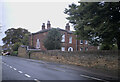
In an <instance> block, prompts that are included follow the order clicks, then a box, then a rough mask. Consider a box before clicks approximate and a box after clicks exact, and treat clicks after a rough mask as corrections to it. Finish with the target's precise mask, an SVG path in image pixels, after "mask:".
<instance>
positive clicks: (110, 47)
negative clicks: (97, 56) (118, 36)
mask: <svg viewBox="0 0 120 82" xmlns="http://www.w3.org/2000/svg"><path fill="white" fill-rule="evenodd" d="M100 49H101V50H117V45H115V44H114V45H110V44H107V43H106V44H102V45H101V46H100Z"/></svg>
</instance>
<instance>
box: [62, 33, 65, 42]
mask: <svg viewBox="0 0 120 82" xmlns="http://www.w3.org/2000/svg"><path fill="white" fill-rule="evenodd" d="M61 42H65V34H63V35H62V40H61Z"/></svg>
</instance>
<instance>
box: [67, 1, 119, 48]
mask: <svg viewBox="0 0 120 82" xmlns="http://www.w3.org/2000/svg"><path fill="white" fill-rule="evenodd" d="M65 14H67V15H69V17H67V19H68V20H69V22H70V23H72V24H73V25H74V27H75V30H76V35H79V39H86V40H89V41H90V44H93V45H99V44H100V43H107V45H111V44H115V43H117V46H118V49H119V50H120V3H118V2H114V3H113V2H112V3H110V2H109V3H95V2H94V3H80V5H75V4H71V5H69V9H65Z"/></svg>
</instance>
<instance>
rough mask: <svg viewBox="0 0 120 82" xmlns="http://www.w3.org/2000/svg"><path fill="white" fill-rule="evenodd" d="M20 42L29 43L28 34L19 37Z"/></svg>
mask: <svg viewBox="0 0 120 82" xmlns="http://www.w3.org/2000/svg"><path fill="white" fill-rule="evenodd" d="M21 43H22V44H23V45H29V35H28V34H25V36H24V37H23V39H21Z"/></svg>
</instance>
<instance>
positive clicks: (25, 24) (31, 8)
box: [0, 0, 78, 45]
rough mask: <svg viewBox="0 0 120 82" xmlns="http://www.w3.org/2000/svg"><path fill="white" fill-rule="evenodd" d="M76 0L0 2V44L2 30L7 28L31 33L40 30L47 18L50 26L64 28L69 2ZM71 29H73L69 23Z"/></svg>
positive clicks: (0, 41) (16, 0) (9, 0)
mask: <svg viewBox="0 0 120 82" xmlns="http://www.w3.org/2000/svg"><path fill="white" fill-rule="evenodd" d="M72 3H76V4H78V0H4V1H2V2H0V11H1V12H2V13H0V26H2V28H1V31H2V33H0V45H3V43H2V38H3V37H5V34H4V32H5V31H6V30H7V29H9V28H19V27H21V28H25V29H27V30H28V31H30V32H31V33H34V32H37V31H40V30H41V26H42V23H45V24H47V21H48V20H49V21H50V22H51V27H54V28H57V27H59V28H61V29H65V25H66V23H68V20H67V19H66V17H68V16H67V15H66V14H64V10H65V8H68V5H69V4H72ZM70 26H71V30H74V28H73V26H72V25H71V24H70Z"/></svg>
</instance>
